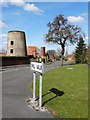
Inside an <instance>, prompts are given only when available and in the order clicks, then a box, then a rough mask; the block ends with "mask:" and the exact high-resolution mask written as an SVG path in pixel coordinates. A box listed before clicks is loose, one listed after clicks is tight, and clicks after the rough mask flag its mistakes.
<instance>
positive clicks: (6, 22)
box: [0, 0, 88, 54]
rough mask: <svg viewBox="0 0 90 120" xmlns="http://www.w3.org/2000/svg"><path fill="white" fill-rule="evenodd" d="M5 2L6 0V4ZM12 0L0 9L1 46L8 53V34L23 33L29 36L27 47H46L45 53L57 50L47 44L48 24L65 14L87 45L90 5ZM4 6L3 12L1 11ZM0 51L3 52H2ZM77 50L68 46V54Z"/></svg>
mask: <svg viewBox="0 0 90 120" xmlns="http://www.w3.org/2000/svg"><path fill="white" fill-rule="evenodd" d="M3 1H5V0H3ZM17 1H18V0H10V2H3V4H1V5H0V16H1V14H2V17H0V28H1V29H2V34H0V42H1V38H2V47H3V48H5V49H6V46H7V33H8V31H10V30H23V31H24V32H25V34H26V41H27V45H35V46H37V47H39V48H40V47H41V46H45V47H46V50H49V49H57V48H58V46H57V45H49V44H45V42H44V35H45V34H46V33H47V31H48V28H47V23H48V22H49V21H50V22H52V21H53V19H54V18H55V17H56V16H57V15H59V14H63V15H64V16H65V18H67V19H68V21H69V22H70V23H71V24H74V25H78V26H79V27H81V28H82V30H83V31H84V32H85V34H86V39H85V43H86V44H87V43H88V2H77V3H76V2H25V1H24V0H20V2H17ZM1 6H2V11H1ZM0 49H1V48H0ZM74 49H75V46H72V45H68V50H69V54H70V53H72V51H74Z"/></svg>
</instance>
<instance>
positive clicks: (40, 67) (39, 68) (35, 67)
mask: <svg viewBox="0 0 90 120" xmlns="http://www.w3.org/2000/svg"><path fill="white" fill-rule="evenodd" d="M30 68H31V70H32V71H33V100H34V101H35V81H36V73H39V74H40V85H39V107H40V108H41V106H42V74H43V73H44V64H43V62H42V63H38V62H31V65H30Z"/></svg>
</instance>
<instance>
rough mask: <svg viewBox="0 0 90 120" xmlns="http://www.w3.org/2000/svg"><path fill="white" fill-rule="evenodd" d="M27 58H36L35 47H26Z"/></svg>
mask: <svg viewBox="0 0 90 120" xmlns="http://www.w3.org/2000/svg"><path fill="white" fill-rule="evenodd" d="M27 56H33V57H34V58H36V46H27Z"/></svg>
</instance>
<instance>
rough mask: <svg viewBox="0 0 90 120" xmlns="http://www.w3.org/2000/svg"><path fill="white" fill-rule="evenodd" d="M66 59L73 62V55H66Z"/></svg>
mask: <svg viewBox="0 0 90 120" xmlns="http://www.w3.org/2000/svg"><path fill="white" fill-rule="evenodd" d="M67 58H68V61H69V62H71V61H73V59H74V53H73V54H71V55H68V56H67Z"/></svg>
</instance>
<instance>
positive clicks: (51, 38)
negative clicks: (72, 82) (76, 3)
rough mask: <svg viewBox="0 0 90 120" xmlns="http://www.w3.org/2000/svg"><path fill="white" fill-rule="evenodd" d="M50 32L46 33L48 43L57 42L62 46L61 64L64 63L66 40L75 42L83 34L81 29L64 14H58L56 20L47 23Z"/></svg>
mask: <svg viewBox="0 0 90 120" xmlns="http://www.w3.org/2000/svg"><path fill="white" fill-rule="evenodd" d="M47 26H48V28H49V29H48V33H47V34H46V35H45V42H46V43H55V44H58V45H60V46H61V48H62V51H61V58H62V59H61V60H62V62H61V65H63V59H64V52H65V45H66V42H67V41H69V42H70V43H71V44H74V43H76V42H77V40H79V38H80V36H81V35H82V32H81V29H80V28H79V27H77V26H74V25H71V24H70V23H69V22H68V20H67V19H65V18H64V15H61V14H60V15H58V16H56V17H55V19H54V21H53V22H52V23H51V22H49V23H48V24H47Z"/></svg>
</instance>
